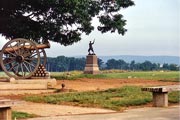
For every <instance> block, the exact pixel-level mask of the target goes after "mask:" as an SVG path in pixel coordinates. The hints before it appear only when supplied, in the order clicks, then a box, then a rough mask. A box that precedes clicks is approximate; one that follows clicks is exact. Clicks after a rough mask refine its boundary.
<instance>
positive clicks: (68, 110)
mask: <svg viewBox="0 0 180 120" xmlns="http://www.w3.org/2000/svg"><path fill="white" fill-rule="evenodd" d="M12 109H13V110H15V111H19V112H26V113H30V114H35V115H38V116H43V117H44V116H60V115H76V114H89V113H96V114H97V113H112V112H115V111H113V110H105V109H98V108H85V107H83V108H82V107H75V106H65V105H52V104H43V103H32V102H25V101H22V102H21V104H18V105H16V106H14V107H13V108H12Z"/></svg>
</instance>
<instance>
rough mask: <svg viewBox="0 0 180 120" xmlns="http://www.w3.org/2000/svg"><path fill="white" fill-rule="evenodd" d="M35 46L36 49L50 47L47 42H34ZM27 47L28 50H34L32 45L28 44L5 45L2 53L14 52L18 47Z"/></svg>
mask: <svg viewBox="0 0 180 120" xmlns="http://www.w3.org/2000/svg"><path fill="white" fill-rule="evenodd" d="M36 47H37V48H38V49H45V48H50V43H49V42H47V43H45V44H36ZM21 48H23V49H29V50H35V47H34V46H29V45H25V46H13V47H7V48H5V51H4V53H5V54H9V53H14V52H15V51H17V50H18V49H21ZM0 52H1V51H0Z"/></svg>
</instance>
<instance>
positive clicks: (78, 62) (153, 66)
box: [46, 56, 179, 72]
mask: <svg viewBox="0 0 180 120" xmlns="http://www.w3.org/2000/svg"><path fill="white" fill-rule="evenodd" d="M85 63H86V59H85V58H74V57H65V56H58V57H56V58H47V65H46V69H47V70H48V71H50V72H51V71H54V72H59V71H72V70H84V67H85ZM98 65H99V68H100V69H101V70H106V69H120V70H141V71H152V70H171V71H178V70H179V66H178V65H176V64H167V63H164V64H159V63H151V62H150V61H145V62H143V63H136V62H135V61H134V60H133V61H131V62H130V63H127V62H125V61H124V60H121V59H119V60H115V59H109V60H108V61H107V62H106V63H104V62H103V61H102V59H99V58H98Z"/></svg>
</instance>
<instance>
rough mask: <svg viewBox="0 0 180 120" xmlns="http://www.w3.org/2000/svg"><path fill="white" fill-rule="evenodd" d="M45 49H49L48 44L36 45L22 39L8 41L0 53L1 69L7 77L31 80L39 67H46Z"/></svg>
mask: <svg viewBox="0 0 180 120" xmlns="http://www.w3.org/2000/svg"><path fill="white" fill-rule="evenodd" d="M45 48H50V44H49V42H47V43H43V44H37V43H36V42H34V41H31V40H27V39H23V38H17V39H13V40H10V41H8V42H7V43H6V44H5V45H4V46H3V48H2V50H1V51H0V64H1V68H2V70H3V71H4V72H5V73H6V74H7V75H8V76H9V77H14V78H17V79H24V78H31V77H32V76H33V75H34V74H35V72H36V71H37V70H38V68H39V66H46V52H45V50H44V49H45Z"/></svg>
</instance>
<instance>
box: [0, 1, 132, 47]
mask: <svg viewBox="0 0 180 120" xmlns="http://www.w3.org/2000/svg"><path fill="white" fill-rule="evenodd" d="M132 5H134V2H133V1H131V0H0V16H1V19H0V26H1V27H0V34H2V35H3V36H5V37H6V38H10V39H13V38H18V37H23V38H27V39H31V40H34V41H37V42H39V40H43V41H45V40H51V41H54V42H58V43H60V44H62V45H65V46H66V45H71V44H73V43H74V42H78V41H80V40H81V34H82V33H86V34H89V33H91V32H92V31H93V30H94V27H93V26H92V25H91V20H92V18H93V17H95V16H98V18H99V22H100V25H99V26H98V27H97V29H98V30H99V31H101V32H102V33H105V32H108V31H110V32H115V31H117V32H118V33H119V34H121V35H124V34H125V32H126V31H127V29H125V28H124V26H125V25H126V20H124V19H123V15H122V14H120V12H119V11H120V9H122V8H127V7H129V6H132Z"/></svg>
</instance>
